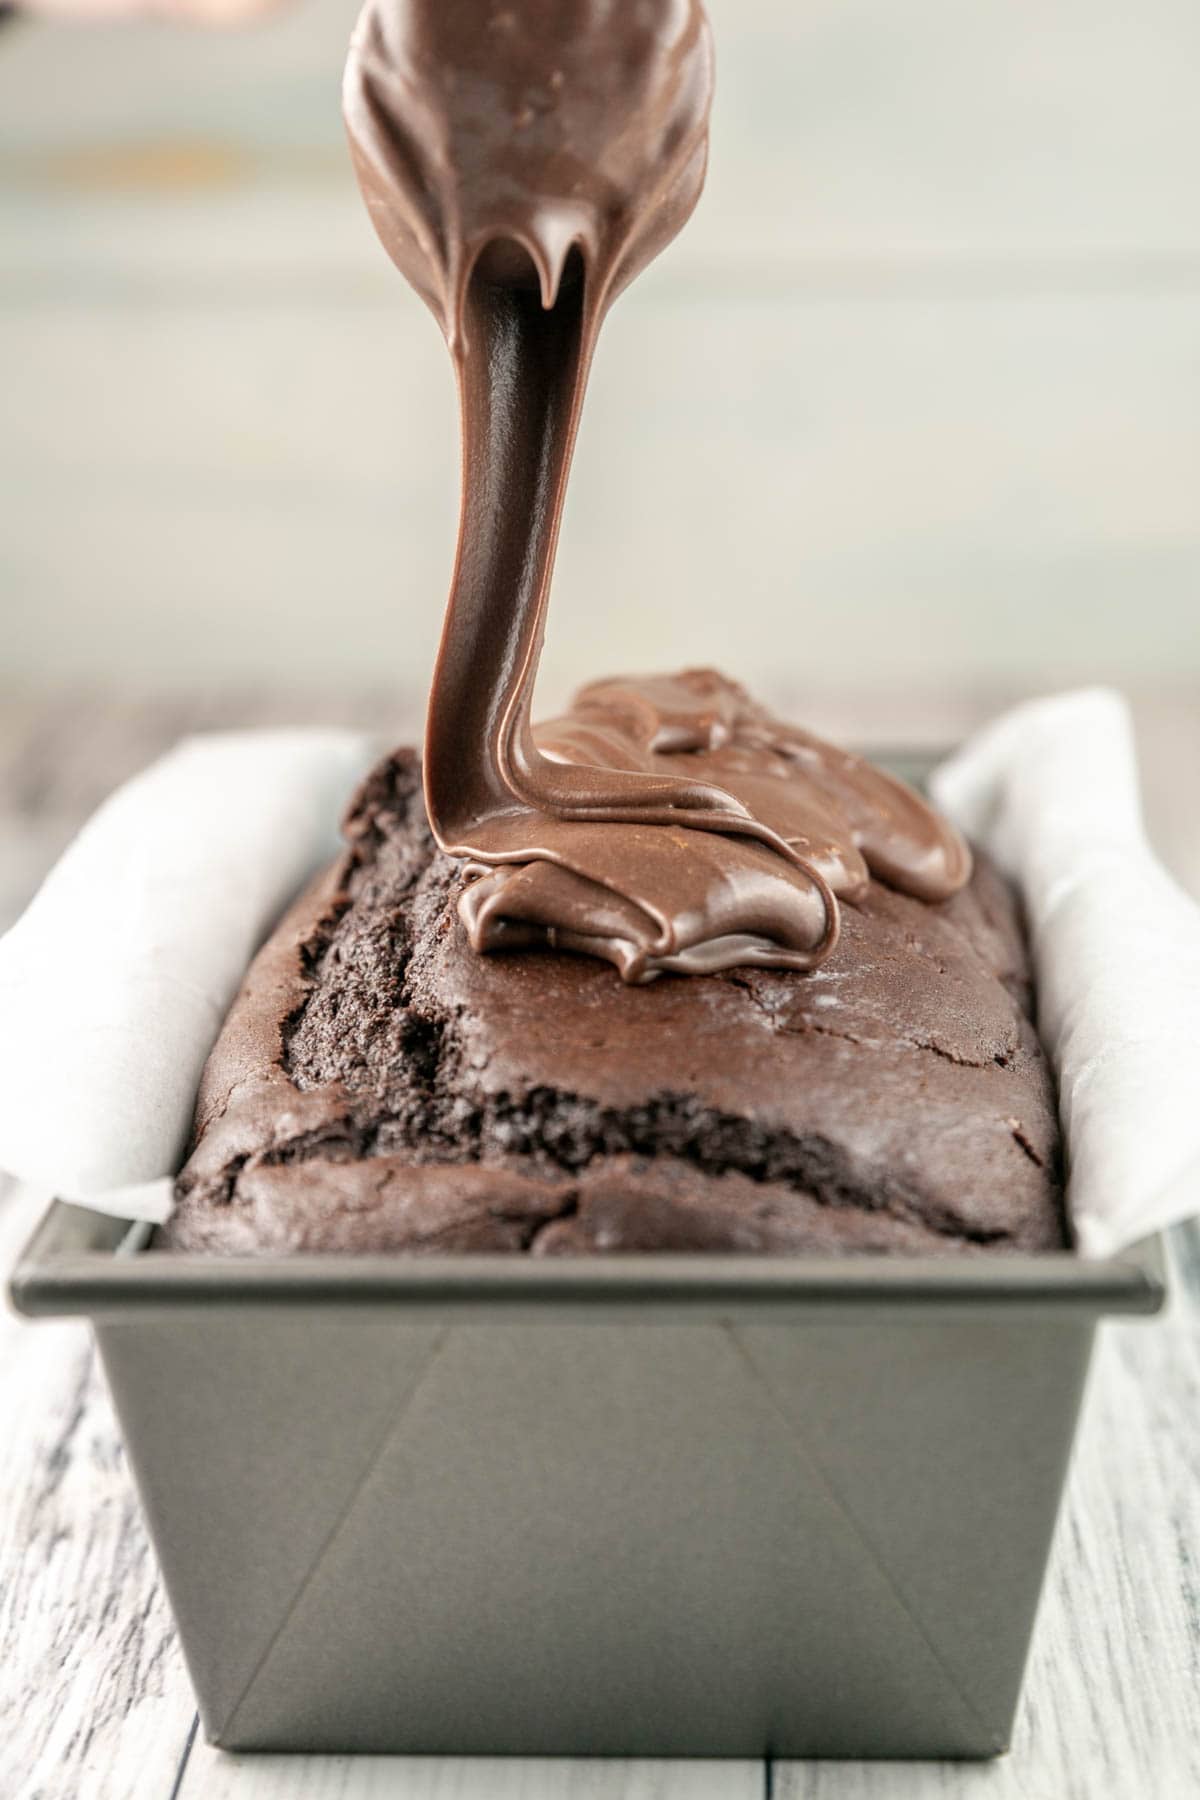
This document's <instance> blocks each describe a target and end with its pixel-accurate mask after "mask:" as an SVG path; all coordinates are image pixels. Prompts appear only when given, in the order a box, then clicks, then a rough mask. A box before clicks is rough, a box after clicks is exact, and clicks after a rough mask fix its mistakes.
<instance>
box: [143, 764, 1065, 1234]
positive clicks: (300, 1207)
mask: <svg viewBox="0 0 1200 1800" xmlns="http://www.w3.org/2000/svg"><path fill="white" fill-rule="evenodd" d="M346 835H347V848H346V851H345V852H344V854H343V855H342V856H341V857H340V858H339V860H338V861H337V862H336V863H335V864H334V865H333V866H332V867H331V868H330V869H329V870H328V871H326V873H325V874H324V875H322V876H321V877H320V878H319V879H318V880H317V881H316V882H315V883H314V884H313V886H312V887H311V888H310V889H309V890H308V892H307V893H306V894H305V895H304V896H302V898H301V899H300V900H299V901H298V902H297V904H296V905H295V906H294V907H293V908H292V910H291V911H290V913H289V914H288V915H287V917H286V918H285V919H284V920H283V922H282V923H281V925H280V926H279V928H278V929H277V931H276V932H275V933H274V935H273V936H272V937H271V939H270V940H269V941H268V943H267V944H266V945H265V947H264V948H263V950H262V951H261V952H260V954H259V955H258V957H257V958H256V960H255V962H254V964H253V965H252V967H251V969H250V972H249V974H248V976H247V979H246V982H245V985H244V987H243V989H242V992H241V994H240V995H239V997H238V999H237V1001H236V1002H235V1004H234V1007H233V1010H232V1011H231V1013H230V1016H229V1018H228V1020H227V1022H226V1024H225V1027H224V1029H223V1030H222V1032H221V1035H220V1037H219V1039H218V1041H217V1044H216V1046H215V1047H214V1049H213V1052H212V1054H211V1056H210V1058H209V1061H208V1064H207V1067H206V1069H205V1072H204V1076H203V1080H202V1083H201V1088H200V1093H199V1097H198V1102H197V1108H196V1119H195V1128H194V1133H193V1143H192V1148H191V1151H190V1154H189V1156H188V1159H187V1162H186V1164H185V1166H184V1168H183V1170H182V1172H181V1174H180V1177H179V1180H178V1184H177V1207H176V1211H175V1214H174V1216H173V1218H172V1220H171V1221H170V1223H169V1225H168V1226H167V1227H166V1228H165V1231H164V1234H163V1241H164V1243H165V1245H166V1246H167V1247H169V1248H171V1249H175V1250H183V1251H202V1252H203V1251H210V1252H222V1253H229V1254H239V1253H240V1254H280V1253H291V1252H297V1251H352V1252H366V1251H398V1250H403V1251H409V1252H417V1253H427V1254H431V1253H443V1252H456V1253H466V1252H526V1253H531V1254H534V1255H554V1254H575V1253H594V1252H605V1251H609V1252H612V1251H709V1250H716V1251H740V1252H760V1253H780V1252H792V1253H804V1252H819V1253H827V1254H845V1253H853V1252H867V1251H886V1252H890V1253H901V1254H923V1253H924V1254H928V1253H936V1254H956V1253H958V1254H961V1253H971V1252H981V1251H1003V1250H1024V1251H1031V1250H1054V1249H1061V1248H1063V1247H1064V1245H1065V1242H1066V1238H1065V1228H1064V1222H1063V1212H1062V1201H1061V1186H1060V1175H1059V1162H1060V1151H1059V1133H1058V1123H1057V1115H1056V1110H1055V1100H1054V1089H1053V1082H1052V1078H1051V1074H1050V1070H1049V1067H1048V1065H1047V1062H1046V1059H1045V1056H1044V1054H1043V1052H1042V1049H1041V1046H1040V1044H1039V1042H1038V1039H1037V1035H1036V1032H1035V1030H1034V1027H1033V1023H1032V1020H1031V1017H1030V986H1029V971H1028V965H1027V961H1026V956H1025V951H1024V945H1023V935H1022V930H1021V924H1020V919H1019V916H1018V912H1017V908H1016V905H1015V902H1014V899H1013V896H1012V895H1011V893H1010V891H1009V890H1008V888H1007V886H1006V884H1005V883H1004V882H1003V880H1002V879H1001V877H1000V876H999V875H998V874H997V873H996V871H995V870H994V869H993V868H992V867H991V866H990V865H989V864H988V863H987V862H986V860H985V859H983V858H978V859H977V866H976V870H975V873H974V875H973V877H972V880H971V882H970V884H969V885H968V886H967V887H966V888H964V889H963V890H962V891H961V892H960V893H958V894H956V895H955V896H954V897H953V898H952V899H950V900H948V901H945V902H943V903H941V904H938V905H930V904H928V903H926V902H924V901H921V900H916V899H913V898H910V897H907V896H905V895H902V894H899V893H896V892H894V891H893V890H891V889H889V888H886V887H884V886H882V885H881V884H879V883H875V884H873V885H872V888H871V891H870V893H869V894H868V895H867V897H866V899H865V900H864V901H863V902H862V903H861V905H859V906H857V907H850V906H847V907H846V908H845V909H844V915H843V930H842V938H841V942H840V943H839V945H838V946H837V948H836V950H835V951H834V952H833V954H832V955H831V956H830V957H829V958H828V960H827V961H826V962H825V963H824V964H823V965H822V966H821V967H820V968H819V969H817V970H815V971H812V972H811V973H808V974H796V973H793V972H790V971H777V970H768V969H735V970H730V971H727V972H725V973H723V974H718V975H706V976H691V977H687V978H675V977H670V976H665V977H663V978H661V979H660V980H658V981H656V982H654V983H653V984H651V985H649V986H647V987H643V988H630V987H626V986H623V985H622V984H621V982H620V981H619V980H618V978H617V976H616V974H615V973H614V971H613V970H612V969H611V968H609V967H608V966H607V965H603V964H599V963H597V962H594V961H592V960H590V959H588V958H584V957H578V956H572V955H568V954H561V955H560V954H554V953H537V954H523V953H520V952H517V953H511V954H505V955H489V956H480V955H477V954H475V953H474V952H472V951H471V949H470V948H469V946H468V945H467V943H466V940H465V935H464V932H463V927H462V925H461V923H460V920H459V918H458V914H457V910H456V909H457V901H458V897H459V894H460V892H461V888H462V882H463V874H462V869H461V866H460V865H458V864H456V863H454V862H453V861H451V860H450V859H449V858H447V857H445V856H444V855H442V854H441V852H439V851H438V850H437V849H436V847H435V845H434V843H433V840H432V837H431V835H430V833H429V829H428V826H427V824H426V822H425V817H424V810H423V806H422V802H421V789H420V773H419V766H418V763H417V759H416V757H415V755H413V753H411V752H408V751H400V752H398V753H396V754H395V755H394V756H391V757H389V758H388V759H387V760H386V761H385V762H384V763H382V764H381V765H380V766H379V767H378V768H377V769H376V770H375V771H374V772H373V773H372V775H371V776H370V777H369V778H368V780H367V781H366V783H365V784H364V786H363V788H362V790H361V791H360V793H359V795H358V796H357V798H356V800H355V802H354V804H353V806H352V808H351V811H350V813H349V815H348V818H347V821H346Z"/></svg>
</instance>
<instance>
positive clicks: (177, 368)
mask: <svg viewBox="0 0 1200 1800" xmlns="http://www.w3.org/2000/svg"><path fill="white" fill-rule="evenodd" d="M59 3H60V4H69V3H70V0H59ZM75 3H76V4H80V5H85V6H86V5H87V4H88V0H75ZM124 3H126V4H127V3H128V0H124ZM197 3H199V0H197ZM229 3H230V4H232V3H233V0H229ZM355 10H356V8H355V4H354V0H304V3H302V4H299V5H293V6H283V5H281V6H279V7H278V8H277V9H276V10H274V11H272V12H270V13H269V14H267V15H265V16H262V17H259V18H258V19H257V20H256V21H254V22H252V23H249V24H242V25H240V26H238V27H237V28H235V29H221V30H217V29H212V28H201V27H197V26H195V25H191V24H184V23H180V22H177V21H176V22H172V21H169V20H165V19H159V20H156V21H148V20H144V19H142V20H139V19H132V20H130V19H123V20H121V21H119V22H111V21H110V22H102V21H101V22H95V21H89V22H80V21H78V20H70V21H65V20H63V19H60V18H58V17H54V16H50V15H47V14H42V15H41V16H36V15H23V14H19V13H18V14H13V15H9V16H8V18H7V19H6V20H5V21H4V22H3V23H2V24H0V319H2V321H3V346H2V356H3V362H2V368H3V381H2V384H0V392H2V393H3V402H2V403H0V486H2V492H3V502H2V505H0V607H2V608H3V631H2V635H0V764H2V765H3V766H4V767H6V768H7V769H8V771H9V772H8V775H7V776H6V777H0V781H3V782H5V783H6V786H5V787H4V800H3V808H0V810H4V816H5V817H7V818H8V820H9V822H10V829H9V831H8V836H7V839H4V838H3V837H2V836H0V855H2V853H3V850H4V845H5V842H7V844H8V847H9V851H10V854H9V857H8V873H7V875H6V876H5V881H6V884H7V885H6V887H5V890H4V893H3V894H0V908H2V907H3V905H4V904H5V895H7V905H8V908H9V911H10V912H11V910H12V908H13V907H14V906H15V905H16V903H17V896H18V894H23V893H24V891H25V890H26V889H27V888H28V886H29V884H30V881H31V880H32V879H33V873H34V870H35V869H40V867H41V866H42V865H43V864H44V861H45V859H46V857H47V856H48V855H49V854H51V853H52V851H53V850H54V848H56V847H57V844H58V842H59V841H60V840H61V839H62V838H63V837H64V836H65V834H66V833H67V831H68V830H69V829H70V828H71V826H72V823H73V822H74V820H75V819H76V817H77V815H78V813H79V812H80V811H81V810H82V809H84V807H85V805H86V804H88V803H90V802H91V801H92V800H93V799H94V798H95V797H98V794H99V792H102V791H103V789H104V787H105V786H106V785H108V784H110V783H111V781H112V780H115V779H116V778H118V776H119V775H120V774H123V773H124V772H126V769H127V768H128V767H132V766H136V765H137V763H138V762H139V761H144V760H145V758H146V756H147V755H148V754H150V753H152V751H153V749H154V748H156V747H157V745H158V744H159V743H160V742H161V741H166V740H167V739H168V738H169V737H170V736H172V735H174V733H175V731H176V730H178V729H179V728H180V724H181V722H182V723H185V724H186V723H191V722H193V721H195V720H197V719H199V720H202V721H203V720H209V719H224V718H227V717H239V718H240V717H249V716H253V717H260V716H272V717H273V716H287V717H299V716H302V717H344V716H349V717H355V718H361V717H367V718H369V719H370V720H372V721H373V722H378V723H380V725H381V727H383V728H388V729H391V728H393V725H394V726H395V727H396V728H400V727H401V726H403V727H404V728H406V729H412V728H414V727H415V724H416V722H417V721H418V720H419V717H420V711H421V706H422V703H423V698H424V693H425V688H426V684H427V679H428V671H429V666H430V661H431V657H432V654H433V649H434V645H435V641H436V635H437V631H438V627H439V623H440V618H441V611H442V604H443V600H444V596H445V591H446V585H447V579H448V574H449V568H450V561H451V554H452V548H453V536H454V521H455V508H456V486H457V442H456V412H455V403H454V397H453V387H452V381H451V373H450V367H449V361H448V358H447V356H446V353H445V351H444V349H443V347H442V343H441V340H440V338H439V336H438V333H437V329H436V327H435V325H434V323H433V321H432V319H431V318H430V317H429V316H428V315H427V314H426V312H425V311H424V309H423V307H422V306H421V305H420V304H419V302H418V301H417V300H416V299H415V298H414V297H413V296H412V295H411V294H410V293H409V292H408V290H407V289H406V287H405V285H404V283H403V282H402V280H401V278H400V277H399V276H398V275H397V274H396V273H395V272H394V270H393V269H392V268H391V266H390V264H389V263H388V262H387V261H386V259H385V257H384V255H383V252H382V251H381V250H380V248H379V246H378V244H377V243H376V241H375V239H374V237H373V235H372V233H371V231H370V228H369V226H368V223H367V220H366V215H365V212H364V210H363V207H362V204H361V202H360V200H359V198H358V194H357V190H356V188H355V184H354V180H353V177H352V174H351V171H350V166H349V161H348V157H347V153H346V150H345V147H344V143H343V137H342V128H341V121H340V111H339V93H338V90H339V80H340V70H341V64H342V60H343V56H344V52H345V46H346V40H347V37H348V34H349V31H350V27H351V25H352V23H353V18H354V13H355ZM709 10H710V13H711V16H712V20H713V25H714V31H715V36H716V42H717V56H718V94H717V102H716V109H715V114H714V120H713V137H712V158H711V165H710V174H709V181H708V187H707V191H706V194H705V197H704V199H703V200H702V202H701V205H700V208H699V210H698V212H697V214H696V216H695V218H694V220H693V221H692V223H691V225H690V226H689V227H688V228H687V230H686V231H685V232H684V234H683V236H682V237H681V238H680V239H679V240H678V242H677V243H676V244H675V246H674V247H673V248H672V249H671V250H670V251H669V252H668V253H667V254H666V255H665V256H664V257H663V259H662V260H661V261H660V262H659V263H658V264H657V265H655V267H653V268H652V269H651V270H650V272H649V273H648V274H647V275H646V276H645V277H644V278H643V279H642V280H641V281H640V282H638V283H637V284H636V286H635V287H634V289H633V290H632V291H631V292H630V293H629V294H627V295H626V296H625V297H624V298H623V299H622V300H621V302H620V303H619V305H618V307H617V308H616V310H615V312H614V313H613V315H612V316H611V318H610V321H609V323H608V325H607V327H606V330H605V333H604V337H603V339H602V342H601V347H600V353H599V358H598V362H597V365H596V370H595V376H594V380H593V385H592V390H591V394H590V397H589V402H588V409H587V412H586V415H585V419H584V426H583V433H582V439H581V443H580V448H579V453H578V459H577V463H576V470H575V476H574V480H573V485H572V492H571V497H570V501H569V504H568V511H567V519H566V526H565V532H564V538H563V544H562V550H561V555H560V560H559V571H558V579H557V584H556V591H555V602H554V607H553V612H552V618H551V624H550V632H549V639H548V644H547V651H546V658H545V663H544V679H543V684H542V690H541V694H542V707H543V710H549V709H551V708H552V707H553V706H554V705H555V704H556V703H557V702H558V701H559V700H561V699H562V698H563V697H564V695H565V693H566V691H567V690H568V689H569V688H570V686H571V685H572V684H573V683H574V682H576V681H577V680H579V679H581V678H584V677H587V676H589V675H592V674H597V673H601V672H608V671H611V670H613V669H616V668H621V667H628V666H629V665H631V664H633V665H636V666H640V667H653V666H656V665H658V666H670V665H674V664H678V663H680V662H683V661H687V662H696V661H715V662H718V663H720V664H722V665H726V666H728V667H729V668H730V669H731V670H732V671H734V672H736V673H738V674H739V675H741V676H742V677H744V678H745V679H746V680H747V681H748V682H750V683H751V684H752V685H755V686H756V687H758V688H759V689H761V690H762V691H763V692H764V694H765V695H767V696H768V697H770V698H772V699H774V700H776V701H778V702H780V703H782V704H786V705H789V706H799V707H800V708H801V709H802V710H803V712H804V715H805V717H806V718H807V720H808V721H809V722H810V723H812V724H814V725H816V726H817V727H818V728H825V729H829V730H841V731H845V732H849V733H851V734H852V735H854V736H856V737H859V738H863V737H867V738H872V737H873V738H875V739H876V740H879V739H881V738H882V739H887V738H898V737H899V738H905V739H912V738H923V739H926V740H931V739H938V738H943V737H947V736H953V735H955V734H956V733H957V732H959V731H961V730H962V729H964V728H965V727H967V726H968V725H969V724H970V723H972V722H973V721H974V720H975V719H976V718H977V717H979V716H981V714H982V713H983V712H985V711H987V710H988V709H990V708H991V707H993V706H995V705H998V704H1001V703H1002V702H1003V701H1004V700H1006V699H1007V698H1009V697H1011V696H1013V695H1015V694H1020V693H1027V692H1033V691H1044V690H1046V689H1049V688H1053V687H1055V686H1061V685H1066V684H1070V683H1079V682H1090V681H1095V680H1103V681H1111V682H1116V683H1118V684H1119V685H1122V686H1123V687H1125V688H1126V689H1127V690H1128V691H1130V692H1131V694H1132V696H1133V698H1134V700H1135V702H1136V705H1137V709H1138V720H1139V727H1140V730H1141V733H1142V740H1143V755H1144V757H1145V759H1146V766H1147V770H1148V786H1149V789H1150V794H1149V798H1150V811H1151V820H1152V824H1153V826H1154V829H1155V831H1156V834H1157V835H1158V836H1159V838H1160V842H1162V844H1163V847H1164V849H1165V850H1166V852H1167V854H1168V858H1169V860H1171V861H1172V862H1173V864H1174V866H1175V867H1176V868H1177V869H1178V870H1179V872H1180V873H1181V874H1182V875H1183V876H1184V878H1185V879H1187V880H1189V881H1191V882H1193V883H1194V884H1195V885H1196V886H1197V887H1200V843H1198V842H1197V832H1196V827H1195V807H1194V802H1193V799H1192V794H1193V790H1194V787H1195V785H1196V777H1197V775H1198V774H1200V724H1198V719H1200V206H1198V204H1197V193H1198V190H1200V105H1198V104H1197V93H1198V91H1200V7H1197V5H1196V4H1195V0H1039V3H1038V4H1037V5H1036V6H1035V5H1033V4H1031V3H1022V0H971V3H970V4H969V5H964V4H963V3H962V0H906V3H905V4H902V5H897V4H892V3H890V0H799V3H797V0H709ZM5 746H7V751H5ZM5 757H6V758H7V760H5ZM14 771H15V772H14ZM5 809H6V810H5ZM18 816H19V822H20V825H21V833H22V835H21V837H20V844H19V845H18V841H17V835H16V828H15V826H14V825H13V824H12V821H13V820H16V819H18Z"/></svg>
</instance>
